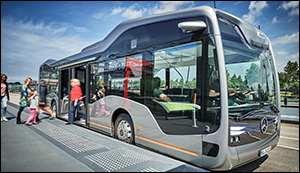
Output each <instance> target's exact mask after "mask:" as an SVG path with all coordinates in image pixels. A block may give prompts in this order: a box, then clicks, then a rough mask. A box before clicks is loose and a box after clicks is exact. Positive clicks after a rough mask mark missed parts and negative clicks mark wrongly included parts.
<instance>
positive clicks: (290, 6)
mask: <svg viewBox="0 0 300 173" xmlns="http://www.w3.org/2000/svg"><path fill="white" fill-rule="evenodd" d="M279 9H283V10H285V11H288V10H291V11H290V12H289V15H290V16H293V15H298V16H299V1H290V2H286V1H284V2H282V3H281V5H280V6H279V7H278V8H277V10H279Z"/></svg>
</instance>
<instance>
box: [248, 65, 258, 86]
mask: <svg viewBox="0 0 300 173" xmlns="http://www.w3.org/2000/svg"><path fill="white" fill-rule="evenodd" d="M245 78H246V80H247V83H248V85H250V86H251V85H252V84H254V83H257V80H258V79H259V67H258V65H257V64H254V63H252V64H251V66H250V68H249V69H247V70H246V75H245Z"/></svg>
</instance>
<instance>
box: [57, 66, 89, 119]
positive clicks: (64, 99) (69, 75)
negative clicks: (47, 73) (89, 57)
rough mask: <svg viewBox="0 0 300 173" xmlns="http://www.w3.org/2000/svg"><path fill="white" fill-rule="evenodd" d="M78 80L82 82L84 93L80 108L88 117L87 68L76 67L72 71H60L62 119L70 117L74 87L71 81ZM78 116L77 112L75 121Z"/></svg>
mask: <svg viewBox="0 0 300 173" xmlns="http://www.w3.org/2000/svg"><path fill="white" fill-rule="evenodd" d="M73 78H76V79H79V80H80V83H81V85H80V88H81V91H82V101H81V102H79V106H80V108H81V110H82V111H83V112H84V113H85V115H86V107H85V105H86V104H85V100H86V99H85V97H86V91H88V90H87V89H86V66H80V67H75V68H71V69H66V70H61V71H60V81H61V86H60V95H59V99H60V116H61V117H62V118H65V119H68V115H69V112H70V106H71V105H70V104H69V103H70V91H71V90H72V86H71V85H70V81H71V79H73ZM76 117H77V115H76V112H75V119H74V120H75V121H76V120H77V119H76ZM85 119H86V117H85Z"/></svg>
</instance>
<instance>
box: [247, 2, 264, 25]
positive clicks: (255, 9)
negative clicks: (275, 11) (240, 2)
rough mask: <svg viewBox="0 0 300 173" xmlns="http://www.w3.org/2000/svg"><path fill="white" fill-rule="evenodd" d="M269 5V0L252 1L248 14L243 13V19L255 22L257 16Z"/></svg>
mask: <svg viewBox="0 0 300 173" xmlns="http://www.w3.org/2000/svg"><path fill="white" fill-rule="evenodd" d="M267 6H268V4H267V1H251V2H250V5H249V7H248V9H249V10H250V11H249V13H248V14H245V15H243V19H244V20H246V21H248V22H249V23H251V24H255V18H256V17H258V16H260V15H261V14H262V10H263V9H264V8H266V7H267Z"/></svg>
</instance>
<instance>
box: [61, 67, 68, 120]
mask: <svg viewBox="0 0 300 173" xmlns="http://www.w3.org/2000/svg"><path fill="white" fill-rule="evenodd" d="M59 78H60V87H59V114H60V116H61V117H63V118H68V114H69V111H70V107H69V93H70V89H71V86H70V79H71V69H66V70H61V71H60V73H59Z"/></svg>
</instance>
